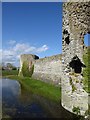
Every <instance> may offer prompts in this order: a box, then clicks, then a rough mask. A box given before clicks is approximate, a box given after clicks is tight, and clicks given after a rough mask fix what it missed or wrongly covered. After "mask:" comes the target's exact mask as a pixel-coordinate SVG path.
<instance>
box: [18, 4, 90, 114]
mask: <svg viewBox="0 0 90 120" xmlns="http://www.w3.org/2000/svg"><path fill="white" fill-rule="evenodd" d="M89 21H90V2H80V3H79V2H65V3H63V26H62V37H63V38H62V60H61V55H56V56H52V57H47V58H43V59H38V60H35V58H33V57H34V56H32V57H30V56H29V58H28V57H27V55H26V56H25V59H24V58H23V55H22V56H21V59H20V61H21V67H20V71H21V69H22V64H23V61H24V60H27V58H28V60H29V61H32V63H33V64H34V73H33V75H32V77H33V78H36V79H40V80H43V81H45V82H50V83H54V84H59V83H61V86H62V101H61V103H62V106H63V107H64V108H65V109H67V110H69V111H70V112H74V111H73V110H74V109H77V111H76V112H78V113H77V114H80V115H86V114H88V113H87V111H88V109H90V108H89V106H90V104H89V99H90V97H89V94H88V93H87V92H86V91H85V90H84V89H83V88H84V85H83V74H82V73H83V69H84V67H87V66H85V64H84V62H83V53H84V47H85V46H84V35H85V34H87V33H90V25H89ZM22 59H23V60H22ZM28 60H27V61H28ZM61 61H62V63H61Z"/></svg>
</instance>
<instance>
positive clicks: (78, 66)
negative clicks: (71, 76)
mask: <svg viewBox="0 0 90 120" xmlns="http://www.w3.org/2000/svg"><path fill="white" fill-rule="evenodd" d="M69 66H70V67H71V68H72V69H73V70H74V72H75V73H81V72H82V67H86V66H85V65H84V64H83V63H82V62H81V60H80V59H79V58H78V56H77V55H76V56H74V57H73V58H72V60H71V62H70V63H69Z"/></svg>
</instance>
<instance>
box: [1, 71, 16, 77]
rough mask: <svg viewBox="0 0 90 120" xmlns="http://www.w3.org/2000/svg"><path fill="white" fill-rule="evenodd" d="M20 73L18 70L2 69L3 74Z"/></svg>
mask: <svg viewBox="0 0 90 120" xmlns="http://www.w3.org/2000/svg"><path fill="white" fill-rule="evenodd" d="M8 75H18V70H2V76H8Z"/></svg>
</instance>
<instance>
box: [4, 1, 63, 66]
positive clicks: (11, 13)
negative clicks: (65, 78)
mask: <svg viewBox="0 0 90 120" xmlns="http://www.w3.org/2000/svg"><path fill="white" fill-rule="evenodd" d="M61 44H62V3H61V2H45V3H40V2H26V3H25V2H14V3H13V2H7V3H3V4H2V49H3V62H6V63H8V62H11V63H13V64H15V65H17V66H18V65H19V58H20V55H21V54H36V55H37V56H39V57H40V58H42V57H47V56H52V55H56V54H61V52H62V45H61Z"/></svg>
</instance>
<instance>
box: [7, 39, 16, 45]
mask: <svg viewBox="0 0 90 120" xmlns="http://www.w3.org/2000/svg"><path fill="white" fill-rule="evenodd" d="M8 43H9V44H10V45H14V44H15V43H16V41H15V40H10V41H9V42H8Z"/></svg>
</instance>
